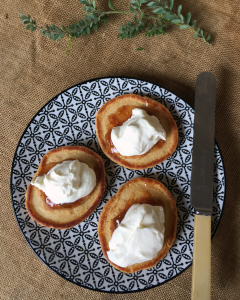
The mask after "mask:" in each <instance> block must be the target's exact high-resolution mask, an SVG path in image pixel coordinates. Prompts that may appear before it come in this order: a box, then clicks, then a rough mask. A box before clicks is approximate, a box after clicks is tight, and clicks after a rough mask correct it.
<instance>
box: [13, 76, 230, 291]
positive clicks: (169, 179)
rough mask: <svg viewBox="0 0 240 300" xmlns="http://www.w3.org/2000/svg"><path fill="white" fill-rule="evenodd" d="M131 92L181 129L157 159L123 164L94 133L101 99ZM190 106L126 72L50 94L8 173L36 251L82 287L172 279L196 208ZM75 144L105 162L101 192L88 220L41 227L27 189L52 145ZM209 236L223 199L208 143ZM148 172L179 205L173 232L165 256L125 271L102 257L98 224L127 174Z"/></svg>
mask: <svg viewBox="0 0 240 300" xmlns="http://www.w3.org/2000/svg"><path fill="white" fill-rule="evenodd" d="M129 93H135V94H139V95H145V96H148V97H150V98H152V99H155V100H157V101H159V102H160V103H162V104H163V105H165V106H166V107H167V108H168V110H169V111H170V112H171V114H172V116H173V118H174V120H175V121H176V124H177V126H178V131H179V141H178V146H177V149H176V151H175V152H174V153H173V155H172V156H171V157H170V158H168V159H167V160H165V161H164V162H163V163H161V164H159V165H156V166H155V167H152V168H149V169H144V170H135V171H134V170H129V169H127V168H124V167H121V166H119V165H118V164H116V163H114V162H112V161H111V160H109V159H108V158H107V157H106V156H105V155H104V154H103V152H102V150H101V148H100V146H99V143H98V140H97V138H96V132H95V116H96V112H97V111H98V109H99V108H100V107H101V105H103V104H104V103H105V102H107V101H108V100H110V99H111V98H114V97H116V96H119V95H123V94H129ZM193 121H194V110H193V109H192V108H191V107H190V106H189V105H188V104H187V103H186V102H184V101H183V100H182V99H180V98H179V97H177V96H176V95H174V94H173V93H171V92H170V91H168V90H166V89H164V88H162V87H160V86H157V85H155V84H152V83H149V82H146V81H142V80H138V79H132V78H121V77H111V78H100V79H94V80H90V81H87V82H84V83H81V84H78V85H76V86H73V87H71V88H69V89H67V90H65V91H64V92H62V93H60V94H59V95H57V96H56V97H54V98H53V99H52V100H50V101H49V102H48V103H47V104H46V105H45V106H44V107H43V108H42V109H41V110H40V111H39V112H38V113H37V114H36V115H35V116H34V117H33V119H32V120H31V122H30V124H29V125H28V126H27V128H26V129H25V131H24V133H23V135H22V137H21V139H20V141H19V143H18V146H17V149H16V152H15V155H14V159H13V164H12V173H11V195H12V204H13V210H14V213H15V216H16V219H17V222H18V225H19V227H20V230H21V232H22V234H23V236H24V237H25V239H26V240H27V242H28V244H29V245H30V247H31V248H32V250H33V251H34V252H35V253H36V255H37V256H38V257H39V258H40V259H41V260H42V261H43V262H44V263H45V264H46V265H47V266H48V267H49V268H50V269H51V270H53V271H55V272H56V273H57V274H59V275H60V276H62V277H64V278H65V279H67V280H69V281H71V282H73V283H75V284H77V285H80V286H82V287H85V288H89V289H94V290H97V291H104V292H112V293H127V292H135V291H142V290H146V289H149V288H152V287H156V286H158V285H160V284H163V283H165V282H167V281H168V280H171V279H173V278H174V277H176V276H178V275H179V274H181V273H182V272H183V271H184V270H186V269H187V268H188V267H189V266H190V265H191V263H192V256H193V251H192V250H193V224H194V208H193V207H192V206H191V204H190V182H191V168H192V143H193ZM66 145H80V146H85V147H88V148H90V149H92V150H93V151H95V152H97V153H98V154H99V155H100V156H101V157H102V158H103V161H104V164H105V171H106V190H105V193H104V196H103V198H102V200H101V203H100V204H99V206H98V207H97V209H96V210H95V211H94V212H93V214H92V215H90V217H89V218H88V219H86V220H85V221H84V222H82V223H81V224H79V225H77V226H75V227H73V228H71V229H67V230H58V229H52V228H47V227H43V226H40V225H39V224H37V223H36V222H35V221H33V220H32V219H31V218H30V217H29V215H28V213H27V211H26V208H25V196H24V194H25V191H26V189H27V186H28V185H29V183H30V181H31V179H32V177H33V175H34V173H35V172H36V171H37V168H38V165H39V163H40V161H41V159H42V157H43V155H44V154H45V153H46V152H48V151H49V150H51V149H54V148H57V147H61V146H66ZM214 157H215V159H214V173H213V183H214V188H213V213H212V229H211V230H212V236H213V235H214V233H215V231H216V229H217V227H218V224H219V222H220V218H221V214H222V210H223V205H224V199H225V172H224V166H223V161H222V157H221V154H220V150H219V147H218V145H217V144H215V149H214ZM136 177H149V178H155V179H157V180H159V181H161V182H162V183H163V184H164V185H165V186H166V187H167V188H168V189H169V191H170V192H171V193H172V195H173V197H174V199H175V201H176V203H177V213H178V221H177V235H176V239H175V242H174V244H173V246H172V248H171V249H170V251H169V253H168V254H167V256H166V257H165V258H164V259H163V260H161V261H160V262H159V263H158V264H157V265H156V266H155V267H153V268H151V269H148V270H143V271H139V272H136V273H133V274H124V273H122V272H120V271H118V270H116V269H115V268H114V267H112V266H111V265H110V264H109V263H108V262H107V260H106V259H105V257H104V256H103V253H102V250H101V246H100V243H99V239H98V231H97V224H98V219H99V215H100V213H101V211H102V208H103V206H104V205H105V203H106V202H107V201H108V200H109V199H110V198H111V197H112V196H113V195H115V193H116V192H117V190H118V188H119V187H120V186H121V185H122V184H124V183H125V182H127V181H128V180H130V179H132V178H136Z"/></svg>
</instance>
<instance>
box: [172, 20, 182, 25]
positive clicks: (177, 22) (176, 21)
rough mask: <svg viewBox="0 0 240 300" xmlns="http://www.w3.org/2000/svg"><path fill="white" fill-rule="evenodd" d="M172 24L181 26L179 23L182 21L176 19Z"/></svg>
mask: <svg viewBox="0 0 240 300" xmlns="http://www.w3.org/2000/svg"><path fill="white" fill-rule="evenodd" d="M172 23H173V24H179V23H181V20H180V19H174V20H172Z"/></svg>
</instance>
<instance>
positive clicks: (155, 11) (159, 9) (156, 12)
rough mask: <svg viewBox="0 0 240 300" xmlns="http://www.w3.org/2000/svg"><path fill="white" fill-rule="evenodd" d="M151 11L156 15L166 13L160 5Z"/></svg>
mask: <svg viewBox="0 0 240 300" xmlns="http://www.w3.org/2000/svg"><path fill="white" fill-rule="evenodd" d="M152 12H153V13H154V14H157V15H162V14H165V13H166V11H165V10H164V9H163V8H162V7H159V8H156V9H154V10H153V11H152Z"/></svg>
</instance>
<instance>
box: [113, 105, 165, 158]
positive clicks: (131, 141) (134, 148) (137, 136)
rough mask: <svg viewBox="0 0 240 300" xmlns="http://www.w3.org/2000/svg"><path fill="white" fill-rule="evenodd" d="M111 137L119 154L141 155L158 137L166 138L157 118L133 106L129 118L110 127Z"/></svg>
mask: <svg viewBox="0 0 240 300" xmlns="http://www.w3.org/2000/svg"><path fill="white" fill-rule="evenodd" d="M111 139H112V142H113V145H114V146H115V147H116V149H117V150H118V152H119V153H120V154H121V155H123V156H132V155H142V154H145V153H147V152H148V151H149V150H150V149H151V148H152V147H153V146H154V145H155V144H156V143H157V142H158V141H159V140H160V139H162V140H166V132H165V130H164V129H163V127H162V125H161V124H160V122H159V120H158V118H156V117H155V116H149V115H148V113H147V112H146V111H145V110H143V109H140V108H134V109H133V110H132V116H131V118H130V119H128V120H127V121H126V122H124V123H123V124H122V125H121V126H117V127H114V128H113V129H112V131H111Z"/></svg>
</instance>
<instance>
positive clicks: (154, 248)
mask: <svg viewBox="0 0 240 300" xmlns="http://www.w3.org/2000/svg"><path fill="white" fill-rule="evenodd" d="M164 222H165V216H164V211H163V208H162V207H161V206H152V205H150V204H134V205H132V206H131V207H130V208H129V210H128V211H127V213H126V215H125V217H124V218H123V220H122V222H121V223H120V224H119V226H118V227H117V228H116V230H115V231H114V232H113V235H112V238H111V240H110V241H109V248H110V251H107V255H108V258H109V259H110V260H111V261H112V262H113V263H114V264H116V265H118V266H120V267H123V268H125V267H127V266H130V265H133V264H136V263H142V262H144V261H148V260H151V259H153V258H154V257H155V256H157V254H158V252H159V251H160V250H161V249H162V247H163V242H164V231H165V227H164Z"/></svg>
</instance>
